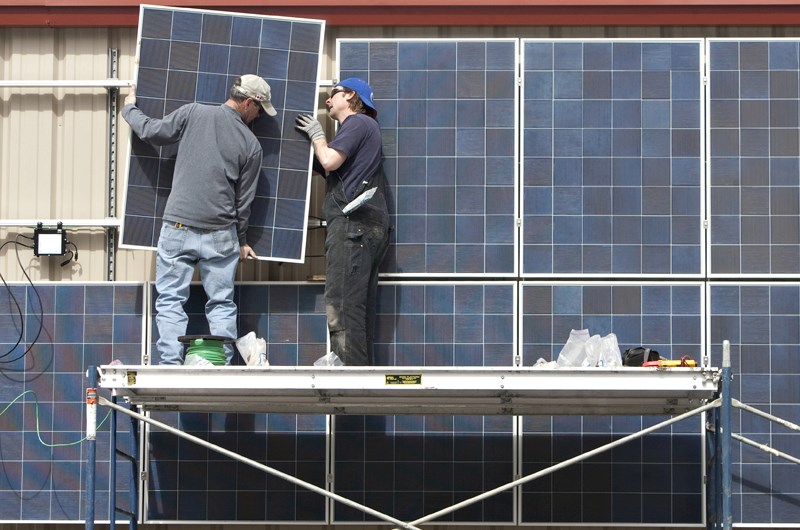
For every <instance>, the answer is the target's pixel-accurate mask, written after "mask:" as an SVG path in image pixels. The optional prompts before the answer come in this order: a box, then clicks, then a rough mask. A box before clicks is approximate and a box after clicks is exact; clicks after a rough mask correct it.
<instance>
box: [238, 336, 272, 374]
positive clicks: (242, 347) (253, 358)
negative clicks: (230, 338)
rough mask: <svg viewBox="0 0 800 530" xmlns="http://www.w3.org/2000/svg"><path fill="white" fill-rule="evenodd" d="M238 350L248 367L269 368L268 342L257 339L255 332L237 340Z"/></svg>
mask: <svg viewBox="0 0 800 530" xmlns="http://www.w3.org/2000/svg"><path fill="white" fill-rule="evenodd" d="M236 348H237V349H238V350H239V355H241V356H242V359H244V362H245V363H246V364H247V366H269V361H268V360H267V341H266V340H264V339H261V338H257V337H256V334H255V332H253V331H251V332H250V333H248V334H247V335H245V336H244V337H239V338H238V339H236Z"/></svg>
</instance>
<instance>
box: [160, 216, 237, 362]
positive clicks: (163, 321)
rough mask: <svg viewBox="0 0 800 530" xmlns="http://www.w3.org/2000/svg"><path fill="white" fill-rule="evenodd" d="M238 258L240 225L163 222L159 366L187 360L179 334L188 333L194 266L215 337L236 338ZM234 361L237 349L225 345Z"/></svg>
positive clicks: (228, 355) (207, 317)
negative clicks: (207, 226) (198, 226)
mask: <svg viewBox="0 0 800 530" xmlns="http://www.w3.org/2000/svg"><path fill="white" fill-rule="evenodd" d="M238 262H239V240H238V238H237V236H236V227H235V226H232V227H231V228H226V229H223V230H200V229H196V228H189V227H187V226H181V225H176V224H175V223H169V222H164V225H163V226H162V227H161V236H160V237H159V239H158V253H157V254H156V290H157V291H158V297H157V298H156V312H157V314H156V326H158V335H159V337H158V342H157V343H156V345H157V346H158V351H159V353H160V354H161V361H160V364H183V351H184V346H183V344H181V343H180V342H178V337H180V336H181V335H185V334H186V326H187V324H188V321H189V318H188V317H187V316H186V312H185V311H184V309H183V306H184V304H185V303H186V301H187V300H188V299H189V284H190V283H191V281H192V276H193V275H194V271H195V267H199V269H200V280H201V281H202V283H203V289H205V291H206V296H207V297H208V301H207V302H206V307H205V311H206V320H208V328H209V332H210V333H211V335H219V336H221V337H230V338H232V339H235V338H237V336H238V330H237V326H236V316H237V312H236V304H235V303H234V302H233V282H234V278H235V276H236V265H237V263H238ZM225 356H226V357H227V358H228V364H230V362H231V359H232V358H233V347H232V346H231V345H229V344H226V345H225Z"/></svg>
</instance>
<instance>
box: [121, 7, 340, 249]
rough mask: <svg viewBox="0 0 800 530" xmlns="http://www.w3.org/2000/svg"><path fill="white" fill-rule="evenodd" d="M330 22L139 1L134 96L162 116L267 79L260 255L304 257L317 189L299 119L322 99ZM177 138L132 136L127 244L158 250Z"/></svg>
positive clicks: (258, 125)
mask: <svg viewBox="0 0 800 530" xmlns="http://www.w3.org/2000/svg"><path fill="white" fill-rule="evenodd" d="M323 33H324V22H322V21H316V20H307V19H294V18H285V17H269V16H260V15H245V14H233V13H224V12H214V11H204V10H192V9H174V8H163V7H157V6H142V9H141V17H140V28H139V34H140V38H139V42H140V43H139V50H138V57H139V64H138V73H137V104H138V106H139V107H140V108H141V109H142V110H143V111H144V112H145V113H146V114H147V115H149V116H152V117H155V118H161V117H163V116H165V115H167V114H169V113H170V112H172V111H174V110H176V109H177V108H179V107H180V106H182V105H184V104H186V103H191V102H195V101H196V102H200V103H205V104H213V105H219V104H221V103H223V102H224V101H225V100H226V99H227V97H228V94H229V90H230V87H231V85H232V84H233V81H234V80H235V79H236V77H238V76H240V75H243V74H246V73H255V74H257V75H260V76H261V77H263V78H264V79H266V80H267V82H268V83H269V84H270V87H271V89H272V103H273V105H274V106H275V108H276V110H277V111H278V116H276V117H274V118H271V117H267V116H262V117H261V118H259V119H257V120H256V121H255V122H254V123H253V124H252V129H253V132H254V133H255V134H256V136H257V137H258V139H259V141H260V142H261V145H262V148H263V150H264V159H263V162H262V168H261V178H260V181H259V186H258V190H257V196H256V199H255V201H254V203H253V209H252V215H251V219H250V229H249V231H248V239H250V243H251V246H252V247H253V249H254V250H255V252H256V253H257V254H258V255H259V256H260V257H262V258H265V259H269V260H276V261H287V262H302V261H303V258H304V255H305V236H306V220H307V217H308V198H309V194H310V179H309V175H310V161H311V158H310V150H309V146H308V142H307V141H306V140H304V139H303V138H301V137H300V135H299V134H298V133H297V132H296V131H294V118H295V117H296V116H297V115H298V114H301V113H313V112H314V111H315V109H316V105H317V91H318V84H319V80H318V75H319V74H318V71H319V53H320V50H321V46H322V38H323ZM176 154H177V148H176V146H175V145H172V146H165V147H161V148H153V147H152V146H150V145H147V144H145V143H144V142H142V141H140V140H138V139H137V138H135V137H133V138H132V139H131V154H130V160H129V166H128V174H127V189H126V198H125V213H124V219H123V222H124V224H123V232H122V245H123V246H125V247H133V248H139V247H144V248H153V247H155V246H156V244H157V239H158V234H159V230H160V225H161V214H162V213H163V211H164V207H165V205H166V198H167V196H168V195H169V191H170V189H171V177H172V171H173V170H174V159H175V156H176Z"/></svg>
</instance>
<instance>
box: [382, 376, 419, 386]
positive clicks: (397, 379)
mask: <svg viewBox="0 0 800 530" xmlns="http://www.w3.org/2000/svg"><path fill="white" fill-rule="evenodd" d="M386 384H387V385H421V384H422V374H386Z"/></svg>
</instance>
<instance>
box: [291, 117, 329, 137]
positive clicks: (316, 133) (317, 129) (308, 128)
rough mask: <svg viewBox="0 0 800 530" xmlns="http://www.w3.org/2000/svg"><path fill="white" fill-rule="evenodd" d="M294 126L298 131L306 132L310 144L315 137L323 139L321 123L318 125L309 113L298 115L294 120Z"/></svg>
mask: <svg viewBox="0 0 800 530" xmlns="http://www.w3.org/2000/svg"><path fill="white" fill-rule="evenodd" d="M294 128H295V129H297V130H298V131H300V132H303V133H306V134H307V135H308V139H309V140H311V143H312V144H313V143H314V140H316V139H317V138H322V139H325V133H324V132H322V125H320V124H319V122H318V121H317V120H315V119H314V117H313V116H311V114H301V115H299V116H298V117H297V119H296V120H295V127H294Z"/></svg>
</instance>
